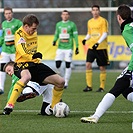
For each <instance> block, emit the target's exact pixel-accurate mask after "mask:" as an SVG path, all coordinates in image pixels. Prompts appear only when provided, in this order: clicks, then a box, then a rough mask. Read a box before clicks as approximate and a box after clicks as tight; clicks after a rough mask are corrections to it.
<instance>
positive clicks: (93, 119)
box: [80, 116, 99, 123]
mask: <svg viewBox="0 0 133 133" xmlns="http://www.w3.org/2000/svg"><path fill="white" fill-rule="evenodd" d="M98 119H99V118H98V117H94V116H90V117H82V118H81V119H80V120H81V122H83V123H97V122H98Z"/></svg>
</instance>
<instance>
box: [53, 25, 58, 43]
mask: <svg viewBox="0 0 133 133" xmlns="http://www.w3.org/2000/svg"><path fill="white" fill-rule="evenodd" d="M58 38H59V30H58V23H57V24H56V28H55V35H54V41H55V42H56V41H57V40H58Z"/></svg>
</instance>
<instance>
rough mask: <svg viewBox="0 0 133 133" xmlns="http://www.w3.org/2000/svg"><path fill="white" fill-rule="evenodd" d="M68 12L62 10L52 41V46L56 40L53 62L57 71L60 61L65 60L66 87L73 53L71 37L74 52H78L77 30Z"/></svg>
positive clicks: (59, 67)
mask: <svg viewBox="0 0 133 133" xmlns="http://www.w3.org/2000/svg"><path fill="white" fill-rule="evenodd" d="M69 16H70V13H69V12H68V11H67V10H64V11H62V13H61V18H62V21H60V22H58V23H57V24H56V31H55V36H54V41H53V46H56V41H57V40H58V49H57V51H56V57H55V64H56V68H57V71H58V72H59V73H60V74H62V72H61V63H62V61H63V60H65V64H66V69H65V76H64V78H65V86H64V88H67V87H68V82H69V80H70V76H71V71H72V70H71V62H72V55H73V44H74V42H73V39H74V40H75V44H76V50H75V54H76V55H77V54H78V53H79V49H78V31H77V27H76V24H75V23H74V22H72V21H70V20H69Z"/></svg>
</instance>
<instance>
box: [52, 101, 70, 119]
mask: <svg viewBox="0 0 133 133" xmlns="http://www.w3.org/2000/svg"><path fill="white" fill-rule="evenodd" d="M69 113H70V109H69V106H68V105H67V104H66V103H64V102H59V103H57V104H56V105H55V106H54V108H53V115H54V116H56V117H59V118H62V117H66V116H68V114H69Z"/></svg>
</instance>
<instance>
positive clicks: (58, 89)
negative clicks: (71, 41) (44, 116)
mask: <svg viewBox="0 0 133 133" xmlns="http://www.w3.org/2000/svg"><path fill="white" fill-rule="evenodd" d="M44 83H49V84H53V85H54V89H53V95H52V103H51V107H52V108H53V107H54V105H55V104H56V103H58V102H60V100H61V97H62V94H63V88H64V84H65V80H64V78H62V77H61V76H59V75H58V74H54V75H51V76H48V77H47V78H45V79H44Z"/></svg>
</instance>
